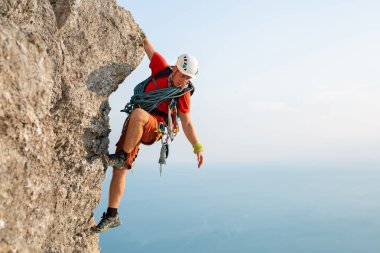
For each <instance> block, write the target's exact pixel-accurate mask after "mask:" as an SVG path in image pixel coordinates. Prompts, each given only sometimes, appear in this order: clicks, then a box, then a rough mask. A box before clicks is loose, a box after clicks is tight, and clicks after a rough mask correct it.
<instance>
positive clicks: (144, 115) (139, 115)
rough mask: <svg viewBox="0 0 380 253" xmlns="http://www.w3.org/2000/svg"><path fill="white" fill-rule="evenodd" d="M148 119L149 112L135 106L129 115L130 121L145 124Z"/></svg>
mask: <svg viewBox="0 0 380 253" xmlns="http://www.w3.org/2000/svg"><path fill="white" fill-rule="evenodd" d="M148 120H149V113H148V112H147V111H145V110H143V109H140V108H136V109H135V110H133V112H132V113H131V116H130V121H133V122H136V123H137V122H138V123H141V124H143V125H145V124H146V123H147V122H148Z"/></svg>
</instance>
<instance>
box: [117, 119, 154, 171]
mask: <svg viewBox="0 0 380 253" xmlns="http://www.w3.org/2000/svg"><path fill="white" fill-rule="evenodd" d="M128 125H129V117H128V118H127V119H126V120H125V121H124V125H123V130H122V132H121V136H120V138H119V141H118V142H117V143H116V151H115V154H117V153H119V152H120V151H121V150H122V149H123V145H124V142H125V139H126V138H125V137H126V135H127V130H128ZM159 139H161V134H160V132H159V130H158V123H157V120H156V118H155V117H153V116H152V115H150V114H149V120H148V123H146V125H145V126H144V130H143V135H142V137H141V140H140V142H139V144H137V146H136V147H135V148H134V149H133V150H132V151H131V152H130V154H129V157H128V160H127V163H126V165H125V166H124V169H128V170H129V169H131V168H132V166H133V163H134V161H135V159H136V157H137V154H138V152H139V149H140V148H139V146H140V143H142V144H145V145H152V144H153V143H154V142H156V141H158V140H159Z"/></svg>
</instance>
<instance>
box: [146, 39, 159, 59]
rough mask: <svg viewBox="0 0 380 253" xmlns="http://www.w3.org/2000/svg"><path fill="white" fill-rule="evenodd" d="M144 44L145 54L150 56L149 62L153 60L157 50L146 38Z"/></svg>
mask: <svg viewBox="0 0 380 253" xmlns="http://www.w3.org/2000/svg"><path fill="white" fill-rule="evenodd" d="M143 42H144V50H145V53H146V55H147V56H148V58H149V60H152V57H153V54H154V53H155V52H156V49H154V47H153V45H152V43H151V42H150V41H149V40H148V38H145V39H144V41H143Z"/></svg>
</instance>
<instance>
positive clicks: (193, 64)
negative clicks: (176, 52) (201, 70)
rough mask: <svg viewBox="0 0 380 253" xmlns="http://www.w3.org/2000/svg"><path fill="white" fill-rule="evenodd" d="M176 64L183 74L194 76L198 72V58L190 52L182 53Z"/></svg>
mask: <svg viewBox="0 0 380 253" xmlns="http://www.w3.org/2000/svg"><path fill="white" fill-rule="evenodd" d="M176 66H177V68H178V70H179V71H180V72H181V73H182V74H185V75H188V76H190V77H192V78H193V77H195V75H196V74H197V73H198V60H197V59H195V57H194V56H192V55H190V54H181V55H180V56H179V57H178V59H177V63H176Z"/></svg>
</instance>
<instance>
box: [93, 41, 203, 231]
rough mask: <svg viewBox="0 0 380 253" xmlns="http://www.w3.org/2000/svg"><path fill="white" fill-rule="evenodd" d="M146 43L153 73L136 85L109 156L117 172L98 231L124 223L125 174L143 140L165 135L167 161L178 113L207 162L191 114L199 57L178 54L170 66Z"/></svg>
mask: <svg viewBox="0 0 380 253" xmlns="http://www.w3.org/2000/svg"><path fill="white" fill-rule="evenodd" d="M143 43H144V50H145V53H146V54H147V56H148V58H149V60H150V64H149V67H150V69H151V70H152V74H151V76H150V78H148V79H147V80H145V82H143V83H140V84H139V85H138V86H136V88H135V90H134V93H135V94H134V96H132V98H131V102H130V103H129V104H127V106H126V108H125V110H124V111H126V112H127V113H129V116H128V117H127V119H126V120H125V122H124V126H123V130H122V134H121V136H120V139H119V141H118V143H117V144H116V152H115V154H111V155H108V156H106V157H105V160H106V163H107V166H112V167H113V174H112V180H111V185H110V191H109V199H108V209H107V212H106V213H103V216H102V219H101V221H100V222H99V224H98V225H97V226H95V227H93V229H92V230H93V231H94V232H98V233H99V232H105V231H107V230H108V229H110V228H114V227H117V226H119V225H121V220H120V217H119V215H118V212H117V208H118V206H119V203H120V200H121V197H122V195H123V192H124V188H125V175H126V173H127V170H129V169H131V168H132V165H133V162H134V161H135V159H136V156H137V153H138V151H139V144H140V143H143V144H145V145H151V144H153V143H154V142H156V141H158V140H160V139H161V142H162V148H161V155H160V164H161V165H162V164H164V163H165V158H166V157H167V155H168V143H167V142H168V139H169V138H170V139H171V140H173V138H174V136H175V135H176V133H177V132H178V125H177V116H178V117H179V119H180V121H181V124H182V129H183V132H184V133H185V135H186V137H187V139H188V140H189V142H190V143H191V144H192V145H193V149H194V153H195V154H196V156H197V159H198V168H200V167H201V165H202V163H203V147H202V144H200V142H199V141H198V138H197V135H196V133H195V129H194V127H193V124H192V122H191V118H190V95H191V94H192V92H193V91H194V87H193V86H192V84H191V82H190V79H191V78H193V77H194V76H195V75H196V74H197V72H198V61H197V60H196V59H195V58H194V57H193V56H191V55H189V54H183V55H181V56H179V57H178V59H177V63H176V65H175V66H169V65H168V64H167V62H166V60H165V59H164V58H163V57H162V56H161V55H160V54H159V53H158V52H157V51H156V50H155V49H154V47H153V45H152V44H151V43H150V41H149V40H148V39H147V38H145V39H144V41H143ZM165 137H166V138H165Z"/></svg>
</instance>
